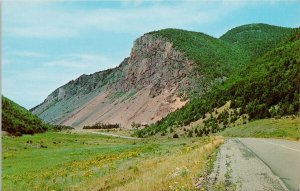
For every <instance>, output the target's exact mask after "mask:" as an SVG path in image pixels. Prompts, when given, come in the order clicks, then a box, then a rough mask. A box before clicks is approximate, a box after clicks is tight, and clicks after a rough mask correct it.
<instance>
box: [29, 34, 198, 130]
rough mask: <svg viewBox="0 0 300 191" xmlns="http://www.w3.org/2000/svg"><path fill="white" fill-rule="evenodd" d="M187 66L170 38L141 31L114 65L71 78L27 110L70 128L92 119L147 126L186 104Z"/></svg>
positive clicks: (189, 67) (190, 65)
mask: <svg viewBox="0 0 300 191" xmlns="http://www.w3.org/2000/svg"><path fill="white" fill-rule="evenodd" d="M192 69H193V62H192V61H190V60H188V59H187V58H186V57H185V56H184V54H183V53H181V52H180V51H178V50H176V49H175V48H174V47H173V44H172V43H171V42H168V41H166V40H165V39H162V38H159V37H157V36H154V35H151V34H145V35H144V36H142V37H140V38H138V39H137V40H136V41H135V42H134V45H133V48H132V50H131V53H130V57H129V58H126V59H124V61H123V62H122V63H121V64H120V65H119V66H118V67H116V68H113V69H109V70H105V71H101V72H97V73H94V74H91V75H82V76H80V77H79V78H77V79H76V80H72V81H70V82H69V83H67V84H65V85H63V86H62V87H59V88H58V89H56V90H55V91H54V92H53V93H51V94H50V95H49V96H48V97H47V98H46V99H45V101H44V102H43V103H42V104H40V105H38V106H36V107H34V108H32V109H31V112H32V113H34V114H36V115H38V116H39V117H40V118H42V119H43V120H45V121H46V122H50V123H55V124H63V125H70V126H73V127H75V128H82V127H83V126H84V125H92V124H95V123H96V122H102V123H120V124H121V125H122V126H124V127H130V124H131V123H132V122H135V123H147V124H151V123H153V122H155V121H157V120H159V119H161V118H162V117H165V116H166V115H167V114H168V113H169V112H172V111H174V110H176V109H177V108H180V107H182V106H183V105H185V103H186V102H187V101H186V100H185V101H184V100H182V99H181V98H180V96H179V95H182V92H184V90H185V89H188V88H189V87H190V86H191V84H192V83H193V80H194V79H193V75H192V72H191V71H192Z"/></svg>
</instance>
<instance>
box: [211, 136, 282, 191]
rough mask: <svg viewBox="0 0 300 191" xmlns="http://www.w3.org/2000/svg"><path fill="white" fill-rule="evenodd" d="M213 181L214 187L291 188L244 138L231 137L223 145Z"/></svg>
mask: <svg viewBox="0 0 300 191" xmlns="http://www.w3.org/2000/svg"><path fill="white" fill-rule="evenodd" d="M209 180H210V185H211V186H210V187H211V190H223V189H224V188H225V190H248V191H251V190H262V191H263V190H268V191H281V190H282V191H286V190H288V189H287V187H286V186H285V184H284V183H283V181H282V180H281V179H280V177H278V176H277V175H275V174H274V173H273V171H272V170H271V169H270V168H269V167H268V166H267V165H266V164H265V163H264V162H263V161H262V160H261V159H260V158H259V157H257V155H256V154H255V153H254V152H253V151H252V150H250V149H249V148H248V147H247V146H245V145H244V144H243V143H242V142H241V140H240V139H227V140H226V141H225V143H224V144H223V145H222V146H221V147H220V150H219V153H218V155H217V159H216V161H215V164H214V168H213V171H212V173H211V174H210V176H209ZM222 188H223V189H222Z"/></svg>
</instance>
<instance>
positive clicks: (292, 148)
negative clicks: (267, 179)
mask: <svg viewBox="0 0 300 191" xmlns="http://www.w3.org/2000/svg"><path fill="white" fill-rule="evenodd" d="M238 141H239V142H241V143H242V144H243V145H244V146H246V147H247V148H248V149H250V150H251V151H252V152H253V153H254V154H255V155H256V156H257V157H258V158H260V159H261V160H262V161H263V162H264V163H265V164H266V165H267V166H268V167H269V168H270V169H271V170H272V171H273V173H274V174H275V175H277V176H278V177H279V178H280V179H281V180H282V181H283V182H284V183H285V185H286V186H287V188H288V189H289V190H297V191H298V190H300V142H298V141H287V140H279V139H260V138H239V139H238Z"/></svg>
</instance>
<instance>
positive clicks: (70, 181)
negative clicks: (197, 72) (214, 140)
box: [2, 132, 211, 191]
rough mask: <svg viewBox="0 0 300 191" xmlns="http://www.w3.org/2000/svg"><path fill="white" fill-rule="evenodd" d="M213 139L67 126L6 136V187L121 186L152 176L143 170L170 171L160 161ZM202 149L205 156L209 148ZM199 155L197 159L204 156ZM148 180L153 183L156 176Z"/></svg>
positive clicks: (3, 157) (3, 154)
mask: <svg viewBox="0 0 300 191" xmlns="http://www.w3.org/2000/svg"><path fill="white" fill-rule="evenodd" d="M210 142H211V141H210V138H201V139H199V138H198V139H184V138H182V139H159V140H157V139H153V138H152V139H143V140H128V139H119V138H112V137H104V136H100V135H96V134H72V133H68V132H59V133H58V132H57V133H55V132H47V133H43V134H35V135H23V136H22V137H8V136H3V137H2V190H13V191H18V190H93V189H101V188H102V189H104V190H107V189H109V188H111V189H112V188H117V187H119V186H121V185H123V184H129V183H131V182H132V181H134V180H136V179H137V178H139V177H144V176H145V177H148V178H149V176H146V175H145V173H147V172H149V171H154V170H157V169H158V166H159V169H163V172H165V173H168V171H167V170H164V168H165V166H168V165H160V164H162V162H164V163H166V162H168V163H170V164H172V163H173V162H175V161H176V160H177V161H179V162H181V163H183V162H185V160H182V161H181V160H179V158H178V157H182V156H189V153H193V152H195V153H194V154H196V151H197V152H198V153H199V152H200V150H199V147H202V146H204V145H205V144H208V143H210ZM197 149H198V150H197ZM201 152H202V154H203V157H204V155H205V153H206V152H208V151H206V150H205V152H204V151H202V150H201ZM198 156H199V157H200V158H196V159H195V160H197V161H198V162H200V161H201V154H200V155H199V154H198ZM169 157H170V158H169ZM172 157H173V159H172V161H171V158H172ZM170 166H171V165H170ZM146 167H147V168H148V170H146V169H147V168H146ZM174 169H175V167H174ZM143 170H145V172H144V171H143ZM168 170H173V167H172V166H171V167H170V169H168ZM198 170H201V168H200V167H199V169H198ZM123 173H126V174H123ZM129 175H130V178H129ZM164 178H165V177H164ZM161 179H163V178H161ZM150 182H153V183H151V184H153V185H155V179H154V180H151V181H150ZM92 185H93V186H92ZM191 185H192V183H191ZM149 186H150V185H149ZM129 188H130V185H128V189H129ZM129 190H130V189H129Z"/></svg>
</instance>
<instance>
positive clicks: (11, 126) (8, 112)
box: [2, 96, 47, 136]
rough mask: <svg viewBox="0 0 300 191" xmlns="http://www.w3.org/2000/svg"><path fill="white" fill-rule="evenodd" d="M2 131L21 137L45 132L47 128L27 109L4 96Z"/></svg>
mask: <svg viewBox="0 0 300 191" xmlns="http://www.w3.org/2000/svg"><path fill="white" fill-rule="evenodd" d="M2 130H3V131H7V132H9V133H10V134H13V135H17V136H19V135H22V134H34V133H42V132H45V131H46V130H47V126H46V125H45V124H44V123H43V122H42V121H41V120H40V119H39V118H38V117H36V116H35V115H33V114H31V113H30V112H29V111H28V110H26V109H25V108H23V107H21V106H20V105H18V104H16V103H15V102H13V101H11V100H9V99H8V98H6V97H4V96H2Z"/></svg>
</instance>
